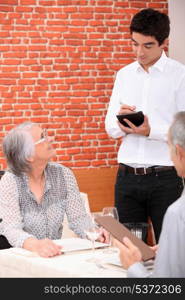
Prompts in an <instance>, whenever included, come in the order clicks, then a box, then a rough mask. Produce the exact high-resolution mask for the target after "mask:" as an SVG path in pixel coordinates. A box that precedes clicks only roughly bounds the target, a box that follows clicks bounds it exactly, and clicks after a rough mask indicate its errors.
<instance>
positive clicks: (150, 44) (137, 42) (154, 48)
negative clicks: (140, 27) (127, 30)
mask: <svg viewBox="0 0 185 300" xmlns="http://www.w3.org/2000/svg"><path fill="white" fill-rule="evenodd" d="M165 45H166V41H165V42H164V43H163V44H162V45H160V46H159V43H158V41H157V40H156V39H155V38H154V37H152V36H148V35H147V36H146V35H143V34H141V33H138V32H133V33H132V48H133V51H134V54H135V55H136V58H137V61H138V62H139V63H140V64H141V65H142V67H143V68H144V69H145V70H148V68H149V67H150V66H152V65H153V64H154V63H155V62H156V61H157V60H158V59H159V58H160V56H161V54H162V51H163V49H164V47H165Z"/></svg>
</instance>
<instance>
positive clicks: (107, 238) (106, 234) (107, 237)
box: [98, 227, 110, 244]
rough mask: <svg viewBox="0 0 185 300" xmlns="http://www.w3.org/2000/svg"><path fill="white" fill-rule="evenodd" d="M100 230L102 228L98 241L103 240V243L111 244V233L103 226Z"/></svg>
mask: <svg viewBox="0 0 185 300" xmlns="http://www.w3.org/2000/svg"><path fill="white" fill-rule="evenodd" d="M99 230H100V237H99V238H98V241H99V242H101V243H106V244H109V242H110V233H109V232H108V231H106V230H105V229H104V228H102V227H101V228H100V229H99Z"/></svg>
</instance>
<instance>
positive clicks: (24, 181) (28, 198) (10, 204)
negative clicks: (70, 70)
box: [0, 122, 103, 257]
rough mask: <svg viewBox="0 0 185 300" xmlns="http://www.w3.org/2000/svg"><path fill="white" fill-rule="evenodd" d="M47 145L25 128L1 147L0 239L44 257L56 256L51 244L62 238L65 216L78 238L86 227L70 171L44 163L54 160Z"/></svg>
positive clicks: (43, 134)
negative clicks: (3, 164) (4, 165)
mask: <svg viewBox="0 0 185 300" xmlns="http://www.w3.org/2000/svg"><path fill="white" fill-rule="evenodd" d="M52 140H53V139H52V137H49V136H48V135H47V131H46V129H44V130H42V128H41V127H40V126H39V125H38V124H35V123H31V122H25V123H23V124H21V125H19V126H17V127H16V128H14V129H12V130H11V131H10V132H9V133H8V134H7V136H6V137H5V138H4V141H3V152H4V154H5V157H6V160H7V164H8V167H9V168H8V170H7V171H6V172H5V174H4V175H3V177H2V178H1V180H0V215H1V218H2V219H3V222H2V223H1V226H0V234H1V237H3V238H4V239H5V238H6V239H7V241H8V243H9V244H10V245H11V246H13V247H22V248H24V249H27V250H30V251H34V252H37V253H38V254H39V255H40V256H43V257H50V256H55V255H58V254H60V253H61V247H60V246H59V245H56V244H55V243H54V242H53V241H52V240H54V239H60V238H61V236H62V222H63V219H64V214H65V213H66V214H67V217H68V221H69V225H70V228H71V229H72V230H73V231H74V232H75V233H76V234H77V235H78V236H79V237H85V234H84V229H85V227H86V226H87V224H89V222H91V219H90V217H89V215H88V214H87V213H86V209H85V206H84V203H83V201H82V199H81V196H80V192H79V189H78V186H77V183H76V180H75V177H74V175H73V173H72V171H71V170H70V169H69V168H67V167H64V166H62V165H60V164H57V163H51V162H49V161H50V159H52V158H53V157H54V156H55V150H54V148H53V147H52ZM102 237H103V236H102ZM101 241H102V240H101Z"/></svg>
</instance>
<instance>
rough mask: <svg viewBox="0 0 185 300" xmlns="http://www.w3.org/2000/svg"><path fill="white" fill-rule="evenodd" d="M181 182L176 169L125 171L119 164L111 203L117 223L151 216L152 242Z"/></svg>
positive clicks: (179, 190) (181, 188)
mask: <svg viewBox="0 0 185 300" xmlns="http://www.w3.org/2000/svg"><path fill="white" fill-rule="evenodd" d="M182 190H183V182H182V179H181V178H180V177H178V175H177V173H176V170H175V169H173V170H166V171H161V172H159V173H157V174H156V173H152V174H148V175H135V174H128V173H126V172H125V171H124V170H123V169H121V168H119V169H118V172H117V178H116V184H115V206H116V207H117V210H118V214H119V220H120V222H121V223H130V222H133V223H137V222H147V221H148V217H150V218H151V221H152V224H153V228H154V233H155V238H156V242H158V240H159V236H160V232H161V228H162V222H163V217H164V214H165V212H166V210H167V208H168V206H169V205H170V204H172V203H173V202H174V201H175V200H177V199H178V198H179V197H180V196H181V193H182Z"/></svg>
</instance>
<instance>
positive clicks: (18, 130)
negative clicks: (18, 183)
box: [3, 122, 37, 176]
mask: <svg viewBox="0 0 185 300" xmlns="http://www.w3.org/2000/svg"><path fill="white" fill-rule="evenodd" d="M35 125H37V124H36V123H32V122H24V123H22V124H20V125H18V126H17V127H15V128H13V129H11V130H10V132H9V133H8V134H7V135H6V136H5V138H4V140H3V152H4V155H5V157H6V160H7V164H8V167H9V169H10V170H11V171H12V172H13V173H15V174H16V175H18V176H19V175H21V174H22V173H24V172H29V171H30V170H31V166H30V163H29V161H28V158H29V157H31V156H32V155H33V154H34V150H35V146H34V141H33V138H32V135H31V133H30V129H31V128H32V127H33V126H35Z"/></svg>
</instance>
